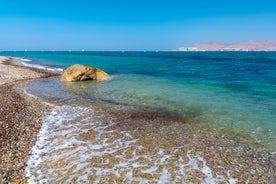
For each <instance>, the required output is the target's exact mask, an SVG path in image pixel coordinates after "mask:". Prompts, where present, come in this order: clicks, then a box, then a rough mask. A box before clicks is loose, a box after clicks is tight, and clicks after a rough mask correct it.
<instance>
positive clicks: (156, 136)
mask: <svg viewBox="0 0 276 184" xmlns="http://www.w3.org/2000/svg"><path fill="white" fill-rule="evenodd" d="M2 55H12V56H17V57H23V58H24V59H21V62H23V64H25V65H32V66H35V67H44V68H48V69H51V70H56V71H58V72H61V71H62V69H64V68H66V67H67V66H69V65H72V64H75V63H84V64H90V65H93V66H96V67H99V68H101V69H103V70H105V71H106V72H108V73H109V74H110V75H111V80H109V81H104V82H95V81H85V82H74V83H70V82H61V81H60V80H59V78H48V79H39V80H34V81H31V82H29V83H28V84H27V85H26V87H25V91H26V93H27V94H29V95H32V96H36V97H39V98H40V99H43V100H44V101H46V102H50V104H52V108H51V109H50V111H49V112H48V114H46V115H45V117H42V119H43V121H44V123H43V125H42V128H41V131H40V133H39V135H38V141H37V142H36V145H35V146H34V147H33V150H32V156H31V157H30V159H29V161H28V163H27V165H28V166H27V167H26V176H27V177H28V178H29V180H28V182H29V183H43V182H46V183H88V182H89V183H100V182H102V183H131V182H132V181H136V182H139V183H149V182H157V183H176V182H179V183H218V182H225V183H226V182H227V183H236V182H239V181H240V182H241V181H242V182H244V181H245V180H246V178H244V177H246V176H247V173H246V172H247V171H246V170H247V169H245V167H246V168H248V169H249V172H250V173H251V175H250V176H251V177H259V176H258V175H255V174H252V173H258V172H260V173H262V169H263V168H262V167H259V165H260V162H253V161H254V158H251V157H250V156H249V157H250V158H247V157H243V156H242V155H243V154H244V153H245V152H244V150H243V146H244V145H243V144H236V142H235V141H233V140H232V139H229V137H231V138H235V139H238V140H239V141H241V142H242V143H250V144H252V145H253V144H254V145H257V146H259V147H260V148H262V147H265V148H266V149H267V150H269V152H273V154H275V151H276V126H275V123H276V121H275V120H276V113H275V112H276V53H272V52H252V53H251V52H191V53H186V52H158V53H156V52H124V53H122V52H13V53H3V54H2ZM26 59H29V60H26ZM202 130H203V131H202ZM204 130H205V131H204ZM209 130H211V131H210V132H209ZM220 134H222V135H220ZM206 135H207V137H206ZM224 135H226V136H224ZM209 138H210V140H211V141H209ZM237 145H239V146H240V147H239V146H237ZM240 150H242V151H240ZM247 151H248V150H246V153H247ZM253 152H255V150H253ZM240 153H242V154H240ZM249 154H252V153H249ZM270 155H271V153H270ZM224 156H225V157H224ZM246 156H248V155H246ZM248 159H249V160H251V161H248ZM214 160H215V161H216V162H214ZM248 163H250V164H253V166H250V164H249V165H248ZM254 164H255V165H254ZM265 167H266V166H265ZM266 168H268V167H266ZM244 171H245V172H244ZM266 174H269V172H266ZM239 175H242V176H241V178H239V177H238V176H239ZM257 179H259V178H257ZM246 181H247V182H248V183H250V180H246ZM252 183H254V182H253V181H252Z"/></svg>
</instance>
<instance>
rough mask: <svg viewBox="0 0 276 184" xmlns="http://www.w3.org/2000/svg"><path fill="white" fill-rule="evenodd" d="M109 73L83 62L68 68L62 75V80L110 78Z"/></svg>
mask: <svg viewBox="0 0 276 184" xmlns="http://www.w3.org/2000/svg"><path fill="white" fill-rule="evenodd" d="M108 79H109V75H108V74H107V73H105V72H104V71H102V70H100V69H98V68H95V67H92V66H88V65H82V64H75V65H72V66H70V67H69V68H67V69H66V70H65V71H64V73H63V74H62V75H61V80H62V81H85V80H108Z"/></svg>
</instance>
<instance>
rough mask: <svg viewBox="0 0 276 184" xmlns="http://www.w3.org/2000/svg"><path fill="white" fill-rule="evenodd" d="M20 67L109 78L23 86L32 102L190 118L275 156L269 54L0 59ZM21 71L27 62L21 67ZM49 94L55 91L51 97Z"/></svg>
mask: <svg viewBox="0 0 276 184" xmlns="http://www.w3.org/2000/svg"><path fill="white" fill-rule="evenodd" d="M0 55H10V56H17V57H23V58H27V59H30V60H32V61H30V62H28V64H38V65H43V66H49V67H52V68H63V69H64V68H66V67H68V66H70V65H72V64H76V63H82V64H89V65H93V66H95V67H98V68H100V69H103V70H105V71H106V72H107V73H109V74H110V75H111V77H112V79H111V80H110V81H106V82H100V83H95V82H84V83H79V84H74V85H75V86H73V87H72V86H70V87H68V86H66V85H65V84H63V83H61V82H60V81H59V80H58V79H43V80H39V81H34V82H32V83H30V84H29V87H30V89H32V90H30V91H32V92H33V93H35V94H36V95H38V96H39V95H42V96H43V95H44V96H48V97H53V96H54V97H59V98H68V99H72V98H78V97H82V98H87V99H90V100H93V99H94V100H95V99H102V100H104V101H110V102H111V101H112V102H115V103H122V104H129V105H132V106H133V105H134V106H135V105H137V107H138V106H139V108H140V107H141V106H142V107H147V108H153V109H162V110H164V111H168V112H173V113H175V115H179V116H191V117H192V118H190V119H189V121H190V122H191V123H193V122H201V123H202V124H204V125H206V127H209V128H210V127H211V128H212V129H214V128H215V129H217V130H219V131H220V132H222V133H225V134H229V135H232V136H233V137H236V136H240V137H243V138H242V139H248V140H250V141H251V142H253V143H258V144H262V145H265V146H266V147H269V148H270V149H272V150H276V146H275V145H276V126H275V125H276V52H2V53H0ZM26 63H27V62H26ZM53 90H54V91H55V92H54V93H53Z"/></svg>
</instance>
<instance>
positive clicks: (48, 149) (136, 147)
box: [26, 105, 235, 184]
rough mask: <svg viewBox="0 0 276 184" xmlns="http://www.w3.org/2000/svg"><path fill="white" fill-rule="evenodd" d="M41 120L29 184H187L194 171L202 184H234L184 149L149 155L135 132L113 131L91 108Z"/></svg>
mask: <svg viewBox="0 0 276 184" xmlns="http://www.w3.org/2000/svg"><path fill="white" fill-rule="evenodd" d="M43 120H44V123H43V125H42V128H41V131H40V133H39V134H38V140H37V142H36V145H35V146H34V147H33V149H32V156H31V157H30V159H29V161H28V163H27V165H28V166H27V168H26V176H27V177H28V178H29V180H28V182H29V183H45V182H46V183H74V182H76V183H87V182H93V183H100V182H103V181H107V182H113V183H120V182H123V183H130V182H132V181H137V182H140V183H148V182H149V181H155V182H157V183H160V184H161V183H175V182H179V181H182V182H184V181H188V179H189V178H190V177H191V176H192V173H193V172H195V171H197V172H199V173H200V174H201V175H202V176H201V177H198V179H199V180H200V182H201V183H216V182H220V181H225V180H227V181H228V182H229V183H235V179H233V178H231V172H230V171H228V172H226V173H225V175H226V176H227V178H225V176H222V175H214V174H212V169H211V168H210V167H209V166H208V165H207V164H206V161H205V159H204V156H203V155H202V154H201V153H196V154H195V153H194V151H193V150H188V151H187V150H186V151H183V150H185V145H184V146H181V147H172V148H171V149H169V150H168V149H161V148H158V147H157V148H156V147H154V145H153V146H152V147H153V150H150V152H151V153H152V154H148V152H147V151H148V150H146V149H148V148H146V147H144V146H143V144H141V140H139V139H137V138H134V136H133V132H135V131H136V130H133V131H122V130H119V129H116V122H115V121H113V120H111V119H109V120H108V119H106V117H105V116H103V115H101V116H99V115H96V114H94V111H93V110H92V109H90V108H84V107H80V106H69V105H64V106H55V107H53V109H52V111H51V112H50V113H49V114H48V115H47V116H45V117H44V119H43ZM177 153H181V154H177ZM199 163H202V164H201V166H200V164H199Z"/></svg>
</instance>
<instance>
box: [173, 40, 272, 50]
mask: <svg viewBox="0 0 276 184" xmlns="http://www.w3.org/2000/svg"><path fill="white" fill-rule="evenodd" d="M177 50H178V51H276V41H272V40H269V41H266V40H262V41H255V40H251V41H248V42H242V43H235V44H225V43H206V44H199V43H196V44H194V45H192V46H191V47H180V48H178V49H177Z"/></svg>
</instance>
